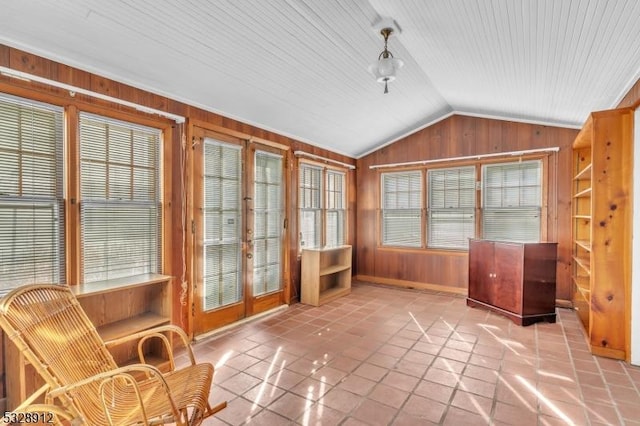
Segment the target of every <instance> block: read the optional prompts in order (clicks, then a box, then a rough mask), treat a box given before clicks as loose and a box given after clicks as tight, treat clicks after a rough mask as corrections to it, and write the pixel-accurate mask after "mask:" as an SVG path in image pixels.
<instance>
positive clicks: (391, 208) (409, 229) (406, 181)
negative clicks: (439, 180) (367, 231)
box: [381, 170, 422, 247]
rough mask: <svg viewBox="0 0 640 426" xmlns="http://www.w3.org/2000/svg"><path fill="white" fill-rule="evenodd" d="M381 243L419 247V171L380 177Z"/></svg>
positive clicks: (385, 174) (420, 204)
mask: <svg viewBox="0 0 640 426" xmlns="http://www.w3.org/2000/svg"><path fill="white" fill-rule="evenodd" d="M381 194H382V244H383V245H388V246H405V247H420V246H421V244H422V241H421V240H422V238H421V233H422V231H421V229H422V228H421V225H420V221H421V216H422V215H421V208H422V197H421V194H422V172H421V171H419V170H414V171H407V172H393V173H383V174H382V191H381Z"/></svg>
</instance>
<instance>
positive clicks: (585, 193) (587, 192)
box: [573, 188, 591, 198]
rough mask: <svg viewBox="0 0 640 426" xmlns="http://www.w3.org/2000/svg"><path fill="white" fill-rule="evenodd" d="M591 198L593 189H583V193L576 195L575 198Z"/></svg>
mask: <svg viewBox="0 0 640 426" xmlns="http://www.w3.org/2000/svg"><path fill="white" fill-rule="evenodd" d="M584 197H591V188H586V189H583V190H582V191H580V192H578V193H576V194H575V195H574V196H573V198H584Z"/></svg>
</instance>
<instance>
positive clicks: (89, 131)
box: [80, 113, 162, 283]
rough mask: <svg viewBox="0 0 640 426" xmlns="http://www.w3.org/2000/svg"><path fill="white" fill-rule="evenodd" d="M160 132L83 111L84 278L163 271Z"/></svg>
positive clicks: (81, 178) (81, 210)
mask: <svg viewBox="0 0 640 426" xmlns="http://www.w3.org/2000/svg"><path fill="white" fill-rule="evenodd" d="M161 136H162V132H161V131H160V130H158V129H154V128H149V127H143V126H139V125H136V124H132V123H127V122H123V121H118V120H112V119H108V118H105V117H100V116H96V115H93V114H87V113H81V114H80V191H81V204H80V216H81V217H80V220H81V244H82V247H81V248H82V268H83V282H85V283H89V282H94V281H101V280H108V279H113V278H120V277H128V276H134V275H138V274H144V273H155V272H160V267H161V266H160V265H161V262H160V256H161V249H160V244H161V213H160V212H161V209H160V207H161V206H160V203H161V197H160V179H159V178H160V143H161Z"/></svg>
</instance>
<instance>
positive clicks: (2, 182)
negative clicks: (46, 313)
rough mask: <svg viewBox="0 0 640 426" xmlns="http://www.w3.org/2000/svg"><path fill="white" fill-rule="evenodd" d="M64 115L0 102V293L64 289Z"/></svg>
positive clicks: (9, 99) (12, 99)
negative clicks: (48, 286) (44, 286)
mask: <svg viewBox="0 0 640 426" xmlns="http://www.w3.org/2000/svg"><path fill="white" fill-rule="evenodd" d="M62 128H63V112H62V109H61V108H58V107H54V106H51V105H45V104H42V103H37V102H32V101H28V100H24V99H20V98H15V97H11V96H6V95H2V96H0V293H4V292H6V291H8V290H10V289H11V288H14V287H18V286H20V285H23V284H29V283H34V282H37V283H64V282H65V281H66V279H65V267H64V261H65V247H64V192H63V176H64V170H63V131H62Z"/></svg>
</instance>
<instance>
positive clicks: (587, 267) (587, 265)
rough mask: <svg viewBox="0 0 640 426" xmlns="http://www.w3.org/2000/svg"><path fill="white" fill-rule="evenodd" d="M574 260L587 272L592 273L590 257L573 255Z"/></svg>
mask: <svg viewBox="0 0 640 426" xmlns="http://www.w3.org/2000/svg"><path fill="white" fill-rule="evenodd" d="M573 261H574V262H576V263H577V264H578V265H579V266H580V267H581V268H582V269H584V270H585V272H586V273H587V274H589V275H591V265H590V262H589V259H585V258H583V257H577V256H573Z"/></svg>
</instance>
